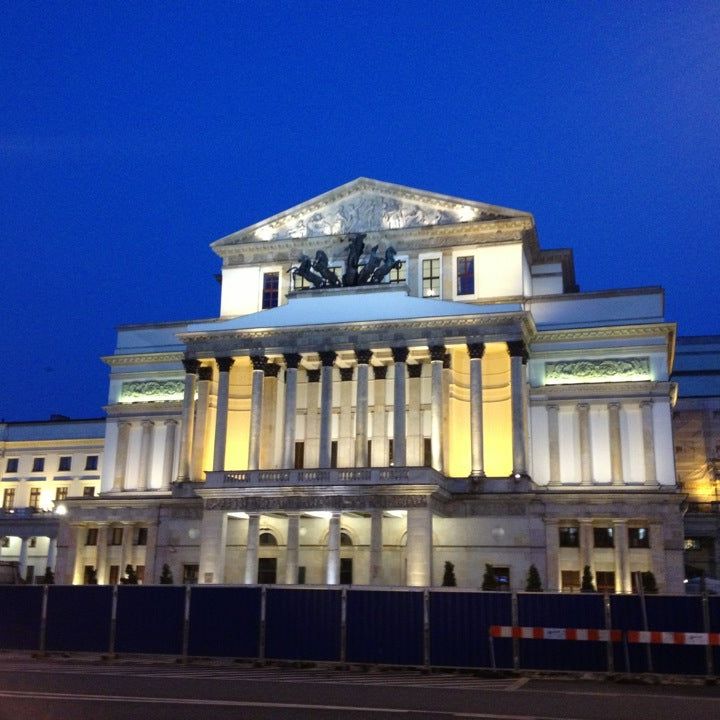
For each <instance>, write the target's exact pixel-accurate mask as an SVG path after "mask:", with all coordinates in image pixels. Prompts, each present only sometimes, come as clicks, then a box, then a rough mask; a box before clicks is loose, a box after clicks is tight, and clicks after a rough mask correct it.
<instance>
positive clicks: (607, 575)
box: [595, 570, 615, 593]
mask: <svg viewBox="0 0 720 720" xmlns="http://www.w3.org/2000/svg"><path fill="white" fill-rule="evenodd" d="M595 587H596V588H597V591H598V592H599V593H614V592H615V573H614V572H612V571H611V570H598V571H597V572H596V573H595Z"/></svg>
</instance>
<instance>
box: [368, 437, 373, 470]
mask: <svg viewBox="0 0 720 720" xmlns="http://www.w3.org/2000/svg"><path fill="white" fill-rule="evenodd" d="M367 457H368V462H367V464H368V467H372V440H368V454H367Z"/></svg>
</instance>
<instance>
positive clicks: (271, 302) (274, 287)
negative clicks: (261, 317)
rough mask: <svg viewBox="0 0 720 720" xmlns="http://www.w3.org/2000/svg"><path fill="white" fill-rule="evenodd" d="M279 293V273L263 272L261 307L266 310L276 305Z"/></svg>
mask: <svg viewBox="0 0 720 720" xmlns="http://www.w3.org/2000/svg"><path fill="white" fill-rule="evenodd" d="M279 294H280V273H278V272H267V273H263V289H262V308H263V310H267V309H269V308H274V307H277V306H278V301H279Z"/></svg>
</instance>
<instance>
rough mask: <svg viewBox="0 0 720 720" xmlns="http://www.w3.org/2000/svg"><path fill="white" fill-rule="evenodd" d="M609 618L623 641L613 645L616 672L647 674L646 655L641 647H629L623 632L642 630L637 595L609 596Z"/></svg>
mask: <svg viewBox="0 0 720 720" xmlns="http://www.w3.org/2000/svg"><path fill="white" fill-rule="evenodd" d="M610 617H611V624H612V627H613V629H614V630H622V631H623V640H622V642H619V643H614V644H613V657H614V661H615V670H616V671H617V672H647V654H646V651H645V647H644V646H643V645H630V644H628V643H627V642H626V641H625V631H627V630H643V629H644V628H643V620H642V613H641V611H640V598H639V597H638V596H637V595H611V596H610Z"/></svg>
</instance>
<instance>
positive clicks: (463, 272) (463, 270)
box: [457, 255, 475, 295]
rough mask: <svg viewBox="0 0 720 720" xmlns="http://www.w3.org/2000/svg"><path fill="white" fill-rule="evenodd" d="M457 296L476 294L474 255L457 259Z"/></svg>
mask: <svg viewBox="0 0 720 720" xmlns="http://www.w3.org/2000/svg"><path fill="white" fill-rule="evenodd" d="M457 294H458V295H474V294H475V258H474V257H473V256H472V255H463V256H461V257H459V258H457Z"/></svg>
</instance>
